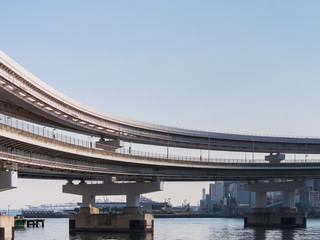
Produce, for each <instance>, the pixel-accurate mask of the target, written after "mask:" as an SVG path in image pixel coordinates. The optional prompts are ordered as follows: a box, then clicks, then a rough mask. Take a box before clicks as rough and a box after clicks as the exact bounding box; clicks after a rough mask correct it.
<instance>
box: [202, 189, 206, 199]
mask: <svg viewBox="0 0 320 240" xmlns="http://www.w3.org/2000/svg"><path fill="white" fill-rule="evenodd" d="M205 199H206V189H205V188H202V200H205Z"/></svg>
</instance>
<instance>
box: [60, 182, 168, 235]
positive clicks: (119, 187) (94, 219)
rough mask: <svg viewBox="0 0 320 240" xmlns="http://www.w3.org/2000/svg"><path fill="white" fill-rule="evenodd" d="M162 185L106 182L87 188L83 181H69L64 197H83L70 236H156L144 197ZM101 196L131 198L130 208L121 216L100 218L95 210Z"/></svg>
mask: <svg viewBox="0 0 320 240" xmlns="http://www.w3.org/2000/svg"><path fill="white" fill-rule="evenodd" d="M161 190H162V183H161V182H159V181H155V182H134V183H116V181H115V180H114V179H113V178H106V179H105V180H104V182H103V183H102V184H87V183H85V182H84V181H82V182H81V183H80V184H78V185H74V184H73V183H72V182H70V181H69V183H68V184H66V185H64V186H63V192H64V193H71V194H80V195H82V207H81V208H80V212H79V214H70V219H69V230H70V232H152V231H153V215H152V214H146V213H143V212H142V211H141V208H140V194H142V193H148V192H154V191H161ZM99 195H127V202H126V203H127V204H126V207H124V208H123V211H122V213H121V214H116V213H108V214H100V213H99V209H98V208H95V207H94V206H95V197H96V196H99Z"/></svg>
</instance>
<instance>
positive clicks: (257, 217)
mask: <svg viewBox="0 0 320 240" xmlns="http://www.w3.org/2000/svg"><path fill="white" fill-rule="evenodd" d="M244 226H245V227H282V228H296V227H302V228H305V227H306V226H307V213H302V212H297V211H294V210H291V209H290V210H289V209H287V208H281V210H280V212H269V211H268V209H266V208H262V209H259V208H258V209H254V211H253V212H250V213H246V214H244Z"/></svg>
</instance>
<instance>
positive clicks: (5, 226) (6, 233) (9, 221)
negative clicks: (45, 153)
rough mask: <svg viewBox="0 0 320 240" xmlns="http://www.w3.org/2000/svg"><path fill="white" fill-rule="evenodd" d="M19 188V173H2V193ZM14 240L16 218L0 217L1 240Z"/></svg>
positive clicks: (0, 173) (0, 185)
mask: <svg viewBox="0 0 320 240" xmlns="http://www.w3.org/2000/svg"><path fill="white" fill-rule="evenodd" d="M17 186H18V173H17V172H16V171H11V170H1V171H0V192H2V191H6V190H10V189H14V188H16V187H17ZM11 239H14V216H0V240H11Z"/></svg>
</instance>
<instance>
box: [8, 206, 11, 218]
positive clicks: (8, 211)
mask: <svg viewBox="0 0 320 240" xmlns="http://www.w3.org/2000/svg"><path fill="white" fill-rule="evenodd" d="M10 206H11V205H8V216H9V208H10Z"/></svg>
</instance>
